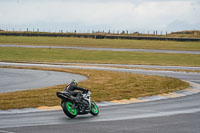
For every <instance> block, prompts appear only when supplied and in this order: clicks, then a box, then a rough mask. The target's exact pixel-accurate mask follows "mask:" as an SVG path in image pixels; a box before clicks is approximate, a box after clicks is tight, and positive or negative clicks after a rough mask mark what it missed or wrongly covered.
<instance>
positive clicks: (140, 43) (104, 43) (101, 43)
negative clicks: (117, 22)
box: [0, 36, 200, 51]
mask: <svg viewBox="0 0 200 133" xmlns="http://www.w3.org/2000/svg"><path fill="white" fill-rule="evenodd" d="M0 44H22V45H47V46H78V47H101V48H133V49H168V50H194V51H195V50H200V42H176V41H153V40H120V39H91V38H68V37H25V36H0Z"/></svg>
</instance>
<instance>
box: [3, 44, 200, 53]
mask: <svg viewBox="0 0 200 133" xmlns="http://www.w3.org/2000/svg"><path fill="white" fill-rule="evenodd" d="M0 47H18V48H58V49H78V50H101V51H129V52H152V53H180V54H181V53H183V54H200V51H184V50H182V51H181V50H157V49H125V48H92V47H66V46H36V45H15V44H12V45H8V44H0Z"/></svg>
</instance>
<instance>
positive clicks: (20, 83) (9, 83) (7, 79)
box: [0, 68, 87, 93]
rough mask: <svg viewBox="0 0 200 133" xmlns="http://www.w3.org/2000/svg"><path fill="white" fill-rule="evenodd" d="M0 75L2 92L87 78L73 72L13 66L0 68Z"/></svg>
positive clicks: (0, 90)
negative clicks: (15, 67)
mask: <svg viewBox="0 0 200 133" xmlns="http://www.w3.org/2000/svg"><path fill="white" fill-rule="evenodd" d="M0 77H1V80H0V93H5V92H13V91H21V90H27V89H38V88H42V87H47V86H54V85H60V84H67V83H70V81H71V80H72V79H76V80H77V81H82V80H86V79H87V77H85V76H82V75H78V74H72V73H63V72H55V71H40V70H28V69H11V68H9V69H8V68H0Z"/></svg>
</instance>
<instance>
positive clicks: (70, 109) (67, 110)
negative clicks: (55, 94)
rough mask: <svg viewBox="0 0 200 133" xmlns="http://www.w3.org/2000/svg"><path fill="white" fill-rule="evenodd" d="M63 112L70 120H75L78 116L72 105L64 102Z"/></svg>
mask: <svg viewBox="0 0 200 133" xmlns="http://www.w3.org/2000/svg"><path fill="white" fill-rule="evenodd" d="M62 108H63V112H64V113H65V115H67V116H68V117H70V118H75V117H76V116H77V114H78V109H77V108H73V103H72V102H70V101H66V102H63V103H62Z"/></svg>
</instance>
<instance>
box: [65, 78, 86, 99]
mask: <svg viewBox="0 0 200 133" xmlns="http://www.w3.org/2000/svg"><path fill="white" fill-rule="evenodd" d="M64 90H65V91H67V92H69V93H70V94H72V96H74V97H76V98H77V100H78V102H80V101H81V98H82V97H81V96H82V95H81V93H80V92H76V91H75V90H80V91H88V89H87V88H81V87H78V83H77V82H76V80H74V79H73V80H72V82H71V83H70V84H68V85H67V86H66V87H65V89H64Z"/></svg>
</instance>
